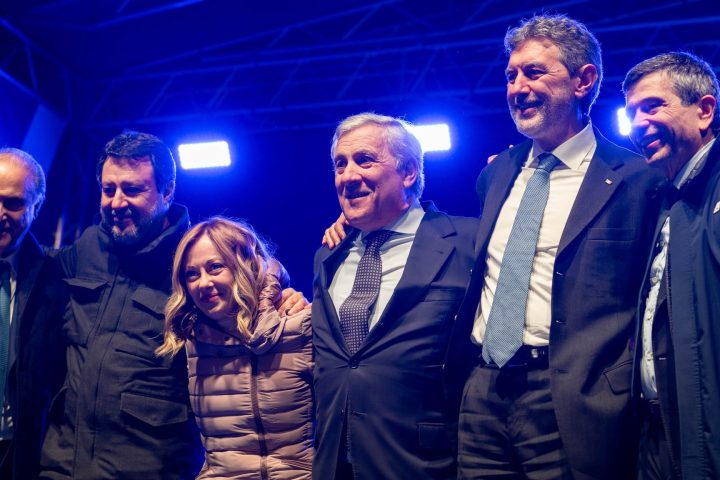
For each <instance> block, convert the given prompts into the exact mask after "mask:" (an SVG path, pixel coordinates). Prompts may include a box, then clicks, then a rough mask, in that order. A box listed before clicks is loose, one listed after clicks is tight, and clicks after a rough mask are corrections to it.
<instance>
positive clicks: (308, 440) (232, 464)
mask: <svg viewBox="0 0 720 480" xmlns="http://www.w3.org/2000/svg"><path fill="white" fill-rule="evenodd" d="M268 278H270V276H268ZM268 283H269V285H267V286H266V287H265V288H264V289H263V292H262V294H261V298H260V305H259V313H258V315H257V318H256V320H255V326H254V330H253V334H252V337H251V338H250V339H249V340H248V341H245V342H243V341H240V340H239V339H238V338H236V337H237V336H239V334H238V332H237V327H236V326H235V325H234V320H233V319H229V321H228V322H224V323H222V324H218V323H215V322H213V321H211V320H210V321H208V319H204V318H202V317H201V318H199V319H198V321H197V322H196V324H195V327H194V330H193V334H194V335H193V337H192V338H191V339H190V340H189V341H188V342H187V343H186V349H187V357H188V370H189V379H190V382H189V389H190V403H191V405H192V409H193V411H194V413H195V415H196V419H197V423H198V426H199V427H200V431H201V434H202V441H203V445H204V447H205V451H206V453H205V465H204V466H203V469H202V471H201V472H200V474H199V475H198V477H197V478H198V479H216V478H223V479H228V478H234V479H263V480H265V479H278V480H285V479H310V477H311V470H310V469H311V465H312V458H313V446H312V445H313V403H312V391H311V385H312V368H313V358H312V355H313V353H312V343H311V337H312V334H311V330H310V307H309V306H308V307H307V308H306V309H305V310H303V311H302V312H300V313H298V314H296V315H293V316H290V317H285V316H280V315H279V314H278V312H277V310H276V309H275V308H274V307H273V306H272V299H273V298H275V295H277V294H278V292H279V288H280V287H279V285H278V283H277V281H276V280H275V279H274V277H273V281H272V282H268ZM270 283H271V284H270ZM223 330H224V331H223Z"/></svg>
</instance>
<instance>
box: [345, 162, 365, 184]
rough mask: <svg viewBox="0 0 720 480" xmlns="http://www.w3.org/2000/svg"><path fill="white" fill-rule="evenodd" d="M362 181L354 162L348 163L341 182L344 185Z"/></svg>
mask: <svg viewBox="0 0 720 480" xmlns="http://www.w3.org/2000/svg"><path fill="white" fill-rule="evenodd" d="M360 180H361V177H360V173H359V169H358V166H357V165H356V164H354V163H352V162H350V163H348V164H347V165H346V166H345V168H344V169H343V171H342V173H341V174H340V182H341V183H343V184H347V183H357V182H359V181H360Z"/></svg>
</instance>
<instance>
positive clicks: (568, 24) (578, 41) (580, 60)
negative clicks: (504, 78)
mask: <svg viewBox="0 0 720 480" xmlns="http://www.w3.org/2000/svg"><path fill="white" fill-rule="evenodd" d="M536 38H545V39H547V40H550V41H551V42H552V43H553V44H554V45H555V46H556V47H558V49H559V50H560V61H561V62H562V64H563V65H565V68H567V69H568V71H569V72H570V75H574V74H576V73H577V71H578V70H579V69H580V67H582V66H583V65H587V64H591V65H595V68H596V69H597V73H598V79H597V82H595V85H593V86H592V89H591V90H590V93H589V94H588V95H586V96H585V97H584V98H583V99H582V102H581V104H580V107H581V109H582V113H583V114H584V115H589V114H590V108H591V107H592V106H593V103H595V100H596V99H597V97H598V95H599V94H600V84H602V79H603V65H602V51H601V49H600V42H598V40H597V38H595V35H593V34H592V33H591V32H590V30H588V29H587V27H586V26H585V25H584V24H582V23H580V22H578V21H577V20H573V19H572V18H570V17H568V16H566V15H560V14H558V15H535V16H533V17H532V18H529V19H524V20H522V21H521V22H520V25H518V26H517V27H514V28H510V29H508V31H507V33H506V34H505V53H506V54H507V55H508V56H510V54H511V53H512V52H513V51H514V50H515V49H517V48H518V47H520V45H522V44H523V43H524V42H526V41H528V40H532V39H536Z"/></svg>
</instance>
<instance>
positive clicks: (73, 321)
mask: <svg viewBox="0 0 720 480" xmlns="http://www.w3.org/2000/svg"><path fill="white" fill-rule="evenodd" d="M65 283H67V284H68V285H69V286H70V304H69V307H68V309H67V310H66V311H65V325H64V327H63V328H64V331H65V335H66V336H67V337H68V339H69V340H70V342H71V343H74V344H76V345H82V346H85V345H87V342H88V338H89V337H90V333H91V332H92V330H93V326H94V325H95V321H96V319H97V317H98V312H99V311H100V305H101V304H102V298H103V293H104V292H105V290H106V287H107V282H106V281H105V280H100V279H94V278H66V279H65Z"/></svg>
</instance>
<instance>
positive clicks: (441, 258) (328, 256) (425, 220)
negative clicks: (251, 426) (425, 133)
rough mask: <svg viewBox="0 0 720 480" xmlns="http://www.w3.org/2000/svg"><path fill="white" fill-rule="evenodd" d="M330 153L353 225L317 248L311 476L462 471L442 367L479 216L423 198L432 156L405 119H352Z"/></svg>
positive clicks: (432, 475)
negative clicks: (449, 211) (334, 242)
mask: <svg viewBox="0 0 720 480" xmlns="http://www.w3.org/2000/svg"><path fill="white" fill-rule="evenodd" d="M331 156H332V160H333V164H334V167H335V188H336V191H337V197H338V201H339V202H340V207H341V208H342V211H343V214H344V215H345V218H347V220H348V222H349V224H350V226H352V227H353V228H352V229H350V231H349V233H348V235H347V236H346V237H345V239H344V241H342V242H341V243H340V245H339V246H338V247H336V248H334V249H333V250H329V249H328V248H327V247H323V248H321V249H320V250H318V252H317V254H316V256H315V280H314V298H313V311H312V324H313V345H314V346H315V351H316V356H315V376H314V382H315V384H314V386H315V398H316V414H317V435H316V454H315V460H314V463H313V478H316V479H318V480H320V479H322V480H325V479H332V478H335V479H342V480H346V479H352V478H358V479H380V478H388V479H390V478H392V479H398V480H399V479H408V480H416V479H419V478H423V479H450V478H452V479H454V478H455V477H456V468H455V455H456V450H455V437H456V419H457V409H456V408H455V411H454V412H453V408H452V406H451V405H450V404H449V403H448V402H447V401H446V397H445V395H444V392H443V390H442V388H441V384H442V363H443V360H444V357H445V354H446V349H447V345H448V339H449V332H450V329H451V327H452V322H453V317H454V314H455V311H456V310H457V307H458V305H459V303H460V300H461V299H462V296H463V293H464V291H465V287H466V285H467V280H468V277H469V270H470V267H471V264H472V258H473V252H474V249H473V245H474V242H473V238H474V236H475V233H476V231H477V221H476V220H475V219H470V218H462V217H450V216H448V215H445V214H444V213H442V212H439V211H437V209H436V208H435V207H434V205H433V204H432V203H429V202H428V203H424V204H423V205H421V204H420V201H419V199H420V195H421V194H422V190H423V163H422V162H423V154H422V150H421V148H420V144H419V142H418V140H417V139H416V138H415V137H414V136H413V135H412V134H411V133H410V132H409V131H408V129H407V124H406V123H405V122H404V121H402V120H399V119H396V118H392V117H387V116H382V115H376V114H372V113H364V114H360V115H355V116H352V117H349V118H347V119H345V120H343V121H342V122H341V123H340V125H338V127H337V129H336V130H335V136H334V138H333V143H332V149H331Z"/></svg>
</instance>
